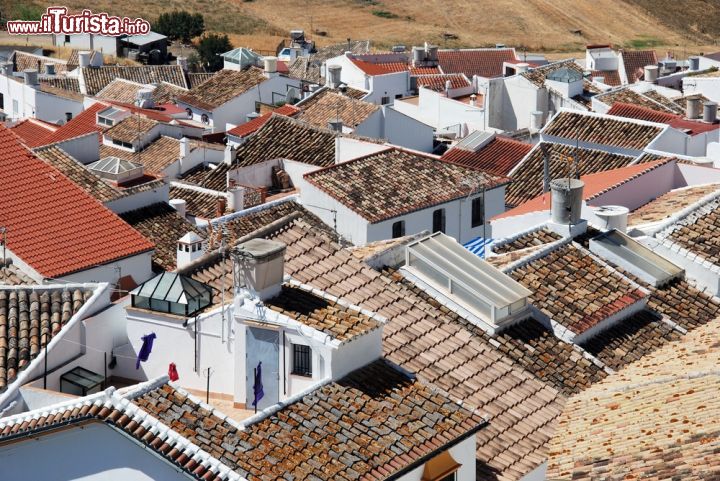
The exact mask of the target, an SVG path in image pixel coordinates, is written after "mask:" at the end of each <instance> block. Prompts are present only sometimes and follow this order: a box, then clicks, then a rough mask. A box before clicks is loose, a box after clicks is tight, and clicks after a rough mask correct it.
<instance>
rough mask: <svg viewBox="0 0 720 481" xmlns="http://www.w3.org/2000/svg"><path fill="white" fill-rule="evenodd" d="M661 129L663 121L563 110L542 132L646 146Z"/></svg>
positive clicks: (622, 145) (634, 147) (632, 146)
mask: <svg viewBox="0 0 720 481" xmlns="http://www.w3.org/2000/svg"><path fill="white" fill-rule="evenodd" d="M662 130H663V126H661V125H651V124H644V123H640V122H639V121H637V122H633V121H629V120H625V119H623V118H621V117H607V116H600V115H591V114H582V113H579V112H571V111H561V112H559V113H558V114H557V115H556V116H555V117H553V119H552V120H551V121H550V123H549V124H547V125H546V126H545V127H544V128H543V130H542V134H544V135H552V136H555V137H561V138H564V139H572V140H573V142H575V141H579V142H589V143H593V144H598V145H608V146H612V147H620V148H623V149H631V150H643V149H644V148H645V147H647V145H648V144H649V143H650V142H652V141H653V140H654V139H655V138H656V137H657V136H658V135H659V134H660V133H661V132H662Z"/></svg>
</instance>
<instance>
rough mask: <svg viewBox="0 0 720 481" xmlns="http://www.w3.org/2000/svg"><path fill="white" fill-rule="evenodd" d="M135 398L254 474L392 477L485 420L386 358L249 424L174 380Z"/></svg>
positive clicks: (228, 462) (274, 476) (269, 476)
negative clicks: (240, 425)
mask: <svg viewBox="0 0 720 481" xmlns="http://www.w3.org/2000/svg"><path fill="white" fill-rule="evenodd" d="M134 403H135V404H137V405H138V406H140V407H141V408H142V409H144V410H145V411H147V412H149V413H150V414H152V415H153V416H155V417H157V418H158V419H160V421H161V422H163V423H165V424H166V425H167V426H170V427H172V428H173V429H176V430H178V431H179V432H180V433H182V434H183V436H185V437H186V438H188V439H189V440H190V441H191V442H192V443H194V444H196V445H198V446H199V447H200V448H201V449H204V450H205V451H207V452H210V453H216V454H215V456H216V457H217V458H219V459H220V460H222V461H223V462H224V463H225V464H226V465H227V466H229V467H230V468H232V469H233V470H234V471H236V472H237V473H238V474H240V475H241V476H243V477H244V478H246V479H256V480H275V479H280V478H282V477H283V476H288V475H289V476H291V477H292V478H293V479H298V480H310V479H315V480H335V479H360V478H362V479H373V480H382V479H388V478H390V477H392V476H393V475H395V474H400V473H401V472H402V471H403V470H405V469H407V468H409V467H410V466H411V464H412V463H414V462H415V461H419V460H420V459H421V458H422V457H424V456H428V455H432V454H435V453H437V452H439V451H440V450H442V449H444V448H446V447H447V446H448V445H449V444H451V443H453V442H456V441H459V440H461V439H463V438H465V437H466V436H468V435H471V434H472V433H474V432H476V431H477V430H478V429H480V428H481V427H482V426H483V424H484V420H483V419H482V418H481V417H480V416H479V415H477V414H474V413H472V412H470V411H468V410H467V409H465V408H462V407H461V406H460V405H458V404H456V403H454V402H453V401H451V400H450V399H448V398H447V397H446V395H444V394H443V393H442V392H439V391H438V390H436V389H433V388H430V387H427V386H425V385H423V384H421V383H420V382H418V381H414V380H411V379H409V378H407V377H406V376H405V375H404V374H401V373H400V372H399V371H397V370H395V369H393V368H392V367H390V366H389V365H388V364H386V363H385V362H384V361H376V362H374V363H372V364H369V365H368V366H365V367H363V368H361V369H358V370H356V371H354V372H352V373H350V374H349V375H347V376H346V377H344V378H342V379H340V380H338V381H335V382H331V383H329V384H326V385H324V386H321V387H319V388H318V389H316V390H315V391H312V392H311V393H309V394H307V395H306V396H304V397H303V398H301V399H299V400H298V401H296V402H293V403H290V404H288V405H287V406H285V407H283V408H282V409H281V410H280V411H278V412H276V413H274V414H271V415H269V416H267V417H265V418H264V419H262V420H260V421H258V422H256V423H254V424H250V425H247V426H246V427H245V429H244V430H238V429H237V427H236V426H235V425H233V424H230V423H228V422H227V421H225V420H223V419H221V418H219V417H217V415H216V414H214V413H211V412H209V411H207V410H206V409H204V407H203V406H201V405H199V404H197V403H196V402H195V401H193V400H192V399H190V398H188V397H187V396H186V395H185V394H184V393H181V392H178V391H176V390H174V389H173V388H172V387H170V386H168V385H163V386H161V387H160V388H158V389H155V390H153V391H150V392H148V393H146V394H144V395H143V396H141V397H138V398H136V399H135V400H134ZM370 419H371V420H372V423H368V422H366V421H363V420H370ZM411 426H412V429H410V427H411ZM403 427H408V429H404V428H403ZM365 447H367V448H371V449H366V448H365Z"/></svg>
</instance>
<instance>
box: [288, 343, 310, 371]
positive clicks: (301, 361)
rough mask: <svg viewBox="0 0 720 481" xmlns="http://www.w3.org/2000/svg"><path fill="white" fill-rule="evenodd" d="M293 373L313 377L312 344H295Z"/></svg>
mask: <svg viewBox="0 0 720 481" xmlns="http://www.w3.org/2000/svg"><path fill="white" fill-rule="evenodd" d="M292 349H293V365H292V374H295V375H298V376H306V377H312V349H310V346H305V345H302V344H293V345H292Z"/></svg>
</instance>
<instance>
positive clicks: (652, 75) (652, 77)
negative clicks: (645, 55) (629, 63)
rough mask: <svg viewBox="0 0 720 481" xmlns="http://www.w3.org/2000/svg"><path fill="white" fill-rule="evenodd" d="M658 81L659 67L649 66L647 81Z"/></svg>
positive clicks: (646, 75)
mask: <svg viewBox="0 0 720 481" xmlns="http://www.w3.org/2000/svg"><path fill="white" fill-rule="evenodd" d="M657 79H658V66H657V65H647V66H645V81H646V82H652V83H655V82H657Z"/></svg>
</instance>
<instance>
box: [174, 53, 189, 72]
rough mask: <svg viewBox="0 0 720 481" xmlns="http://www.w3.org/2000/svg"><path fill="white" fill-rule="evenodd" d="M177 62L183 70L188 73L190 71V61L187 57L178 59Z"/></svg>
mask: <svg viewBox="0 0 720 481" xmlns="http://www.w3.org/2000/svg"><path fill="white" fill-rule="evenodd" d="M175 62H176V63H177V64H178V65H180V67H182V69H183V70H184V71H185V72H187V69H188V60H187V57H178V58H177V59H176V60H175Z"/></svg>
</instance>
